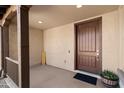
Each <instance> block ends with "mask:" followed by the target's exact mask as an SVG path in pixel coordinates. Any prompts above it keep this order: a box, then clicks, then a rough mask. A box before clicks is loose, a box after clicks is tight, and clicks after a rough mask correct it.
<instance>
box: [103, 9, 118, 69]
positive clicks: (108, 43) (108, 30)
mask: <svg viewBox="0 0 124 93" xmlns="http://www.w3.org/2000/svg"><path fill="white" fill-rule="evenodd" d="M102 17H103V22H102V49H103V53H102V54H103V56H102V57H103V64H102V65H103V69H108V70H112V71H116V70H117V68H118V65H119V61H120V60H119V57H120V51H119V49H120V42H119V37H120V36H119V35H120V32H119V27H118V24H119V19H118V11H114V12H111V13H107V14H104V15H103V16H102Z"/></svg>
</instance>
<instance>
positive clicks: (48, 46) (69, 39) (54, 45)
mask: <svg viewBox="0 0 124 93" xmlns="http://www.w3.org/2000/svg"><path fill="white" fill-rule="evenodd" d="M44 50H45V51H46V62H47V64H49V65H53V66H56V67H60V68H64V69H67V70H72V71H73V69H74V27H73V24H67V25H64V26H60V27H56V28H53V29H49V30H46V31H44ZM69 50H70V54H69V53H68V51H69ZM65 61H66V62H65Z"/></svg>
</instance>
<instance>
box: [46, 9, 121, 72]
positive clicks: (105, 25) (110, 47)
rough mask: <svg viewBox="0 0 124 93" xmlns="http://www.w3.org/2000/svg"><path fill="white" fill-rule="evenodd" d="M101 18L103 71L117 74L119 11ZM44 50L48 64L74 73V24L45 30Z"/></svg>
mask: <svg viewBox="0 0 124 93" xmlns="http://www.w3.org/2000/svg"><path fill="white" fill-rule="evenodd" d="M100 16H102V20H103V21H102V49H103V52H102V55H103V56H102V57H103V58H102V66H103V68H102V69H103V70H104V69H109V70H112V71H115V72H116V69H117V68H118V66H119V57H120V56H119V54H120V53H119V48H120V44H119V28H118V20H119V19H118V11H113V12H110V13H106V14H103V15H100ZM89 19H90V18H89ZM85 20H86V19H85ZM82 21H83V20H82ZM44 49H45V51H46V61H47V64H49V65H53V66H57V67H60V68H64V69H67V70H71V71H73V70H74V23H70V24H67V25H63V26H60V27H56V28H52V29H48V30H45V31H44ZM68 50H70V54H69V53H68ZM65 60H66V62H65Z"/></svg>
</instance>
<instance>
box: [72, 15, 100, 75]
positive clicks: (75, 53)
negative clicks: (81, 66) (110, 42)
mask: <svg viewBox="0 0 124 93" xmlns="http://www.w3.org/2000/svg"><path fill="white" fill-rule="evenodd" d="M97 20H98V21H100V27H101V28H100V29H101V30H100V31H99V33H100V43H99V44H100V46H101V53H100V61H101V65H100V71H102V17H96V18H92V19H88V20H85V21H81V22H77V23H75V24H74V70H78V69H77V56H78V55H77V26H78V25H80V24H84V23H88V22H92V21H97ZM85 72H86V71H85ZM90 73H91V72H90Z"/></svg>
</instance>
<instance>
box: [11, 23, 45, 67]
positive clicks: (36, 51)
mask: <svg viewBox="0 0 124 93" xmlns="http://www.w3.org/2000/svg"><path fill="white" fill-rule="evenodd" d="M9 30H10V31H9V56H10V58H12V59H14V60H18V59H17V58H18V48H17V28H16V25H14V24H11V25H10V27H9ZM29 30H30V31H29V49H30V66H32V65H35V64H39V63H41V51H42V46H43V44H42V31H40V30H38V29H34V28H30V29H29Z"/></svg>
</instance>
